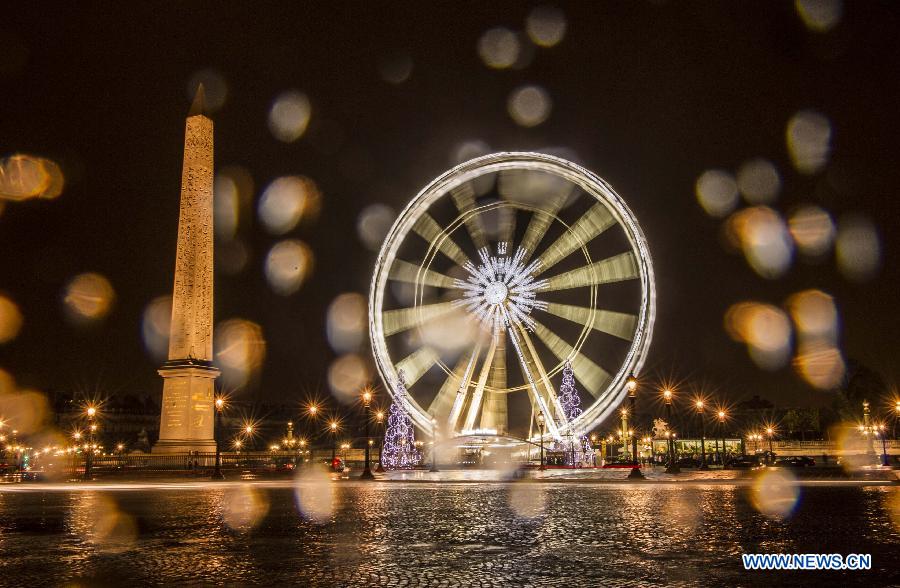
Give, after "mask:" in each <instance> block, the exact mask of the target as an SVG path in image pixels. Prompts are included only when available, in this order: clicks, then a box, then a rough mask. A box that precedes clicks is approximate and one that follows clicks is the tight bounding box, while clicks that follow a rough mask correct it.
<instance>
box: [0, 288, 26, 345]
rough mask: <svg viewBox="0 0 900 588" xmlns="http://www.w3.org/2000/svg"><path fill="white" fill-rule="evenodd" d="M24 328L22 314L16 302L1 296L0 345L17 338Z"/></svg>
mask: <svg viewBox="0 0 900 588" xmlns="http://www.w3.org/2000/svg"><path fill="white" fill-rule="evenodd" d="M21 328H22V313H21V312H20V311H19V307H18V306H17V305H16V303H15V302H13V301H12V300H10V299H9V298H7V297H6V296H4V295H2V294H0V344H2V343H7V342H9V341H12V340H13V339H15V338H16V335H18V334H19V330H20V329H21Z"/></svg>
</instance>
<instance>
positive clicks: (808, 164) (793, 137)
mask: <svg viewBox="0 0 900 588" xmlns="http://www.w3.org/2000/svg"><path fill="white" fill-rule="evenodd" d="M786 135H787V137H786V138H787V146H788V151H789V153H790V155H791V161H792V162H793V163H794V167H795V168H797V171H799V172H801V173H804V174H813V173H815V172H817V171H819V170H820V169H822V168H823V167H825V164H826V163H828V157H829V155H830V153H831V123H830V122H829V121H828V119H827V118H825V117H824V116H823V115H821V114H819V113H818V112H815V111H813V110H801V111H800V112H798V113H797V114H795V115H794V116H793V117H791V120H790V121H788V124H787V132H786Z"/></svg>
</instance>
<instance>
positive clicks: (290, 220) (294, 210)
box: [259, 176, 320, 235]
mask: <svg viewBox="0 0 900 588" xmlns="http://www.w3.org/2000/svg"><path fill="white" fill-rule="evenodd" d="M319 206H320V195H319V189H318V188H317V187H316V183H315V182H313V181H312V180H311V179H309V178H307V177H304V176H284V177H280V178H277V179H276V180H274V181H273V182H272V183H271V184H269V186H268V187H267V188H266V189H265V191H264V192H263V195H262V198H260V200H259V217H260V219H261V220H262V222H263V224H264V225H265V226H266V229H267V230H268V231H269V232H270V233H272V234H273V235H283V234H285V233H287V232H288V231H290V230H291V229H293V228H294V227H296V226H297V223H298V222H300V220H301V219H303V218H310V219H312V218H315V216H316V215H317V214H318V212H319Z"/></svg>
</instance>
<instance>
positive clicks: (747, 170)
mask: <svg viewBox="0 0 900 588" xmlns="http://www.w3.org/2000/svg"><path fill="white" fill-rule="evenodd" d="M737 186H738V189H739V190H740V192H741V194H743V195H744V198H745V199H746V200H747V202H749V203H750V204H768V203H770V202H773V201H775V199H776V198H778V191H779V190H780V189H781V176H779V175H778V170H777V169H775V165H774V164H772V162H771V161H769V160H767V159H751V160H749V161H745V162H744V163H743V164H741V167H740V169H738V173H737Z"/></svg>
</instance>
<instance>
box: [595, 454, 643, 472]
mask: <svg viewBox="0 0 900 588" xmlns="http://www.w3.org/2000/svg"><path fill="white" fill-rule="evenodd" d="M633 467H641V465H640V464H639V463H636V462H633V461H631V460H629V459H626V458H624V457H610V458H608V459H607V460H606V462H605V463H604V464H603V469H613V468H629V469H631V468H633Z"/></svg>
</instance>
